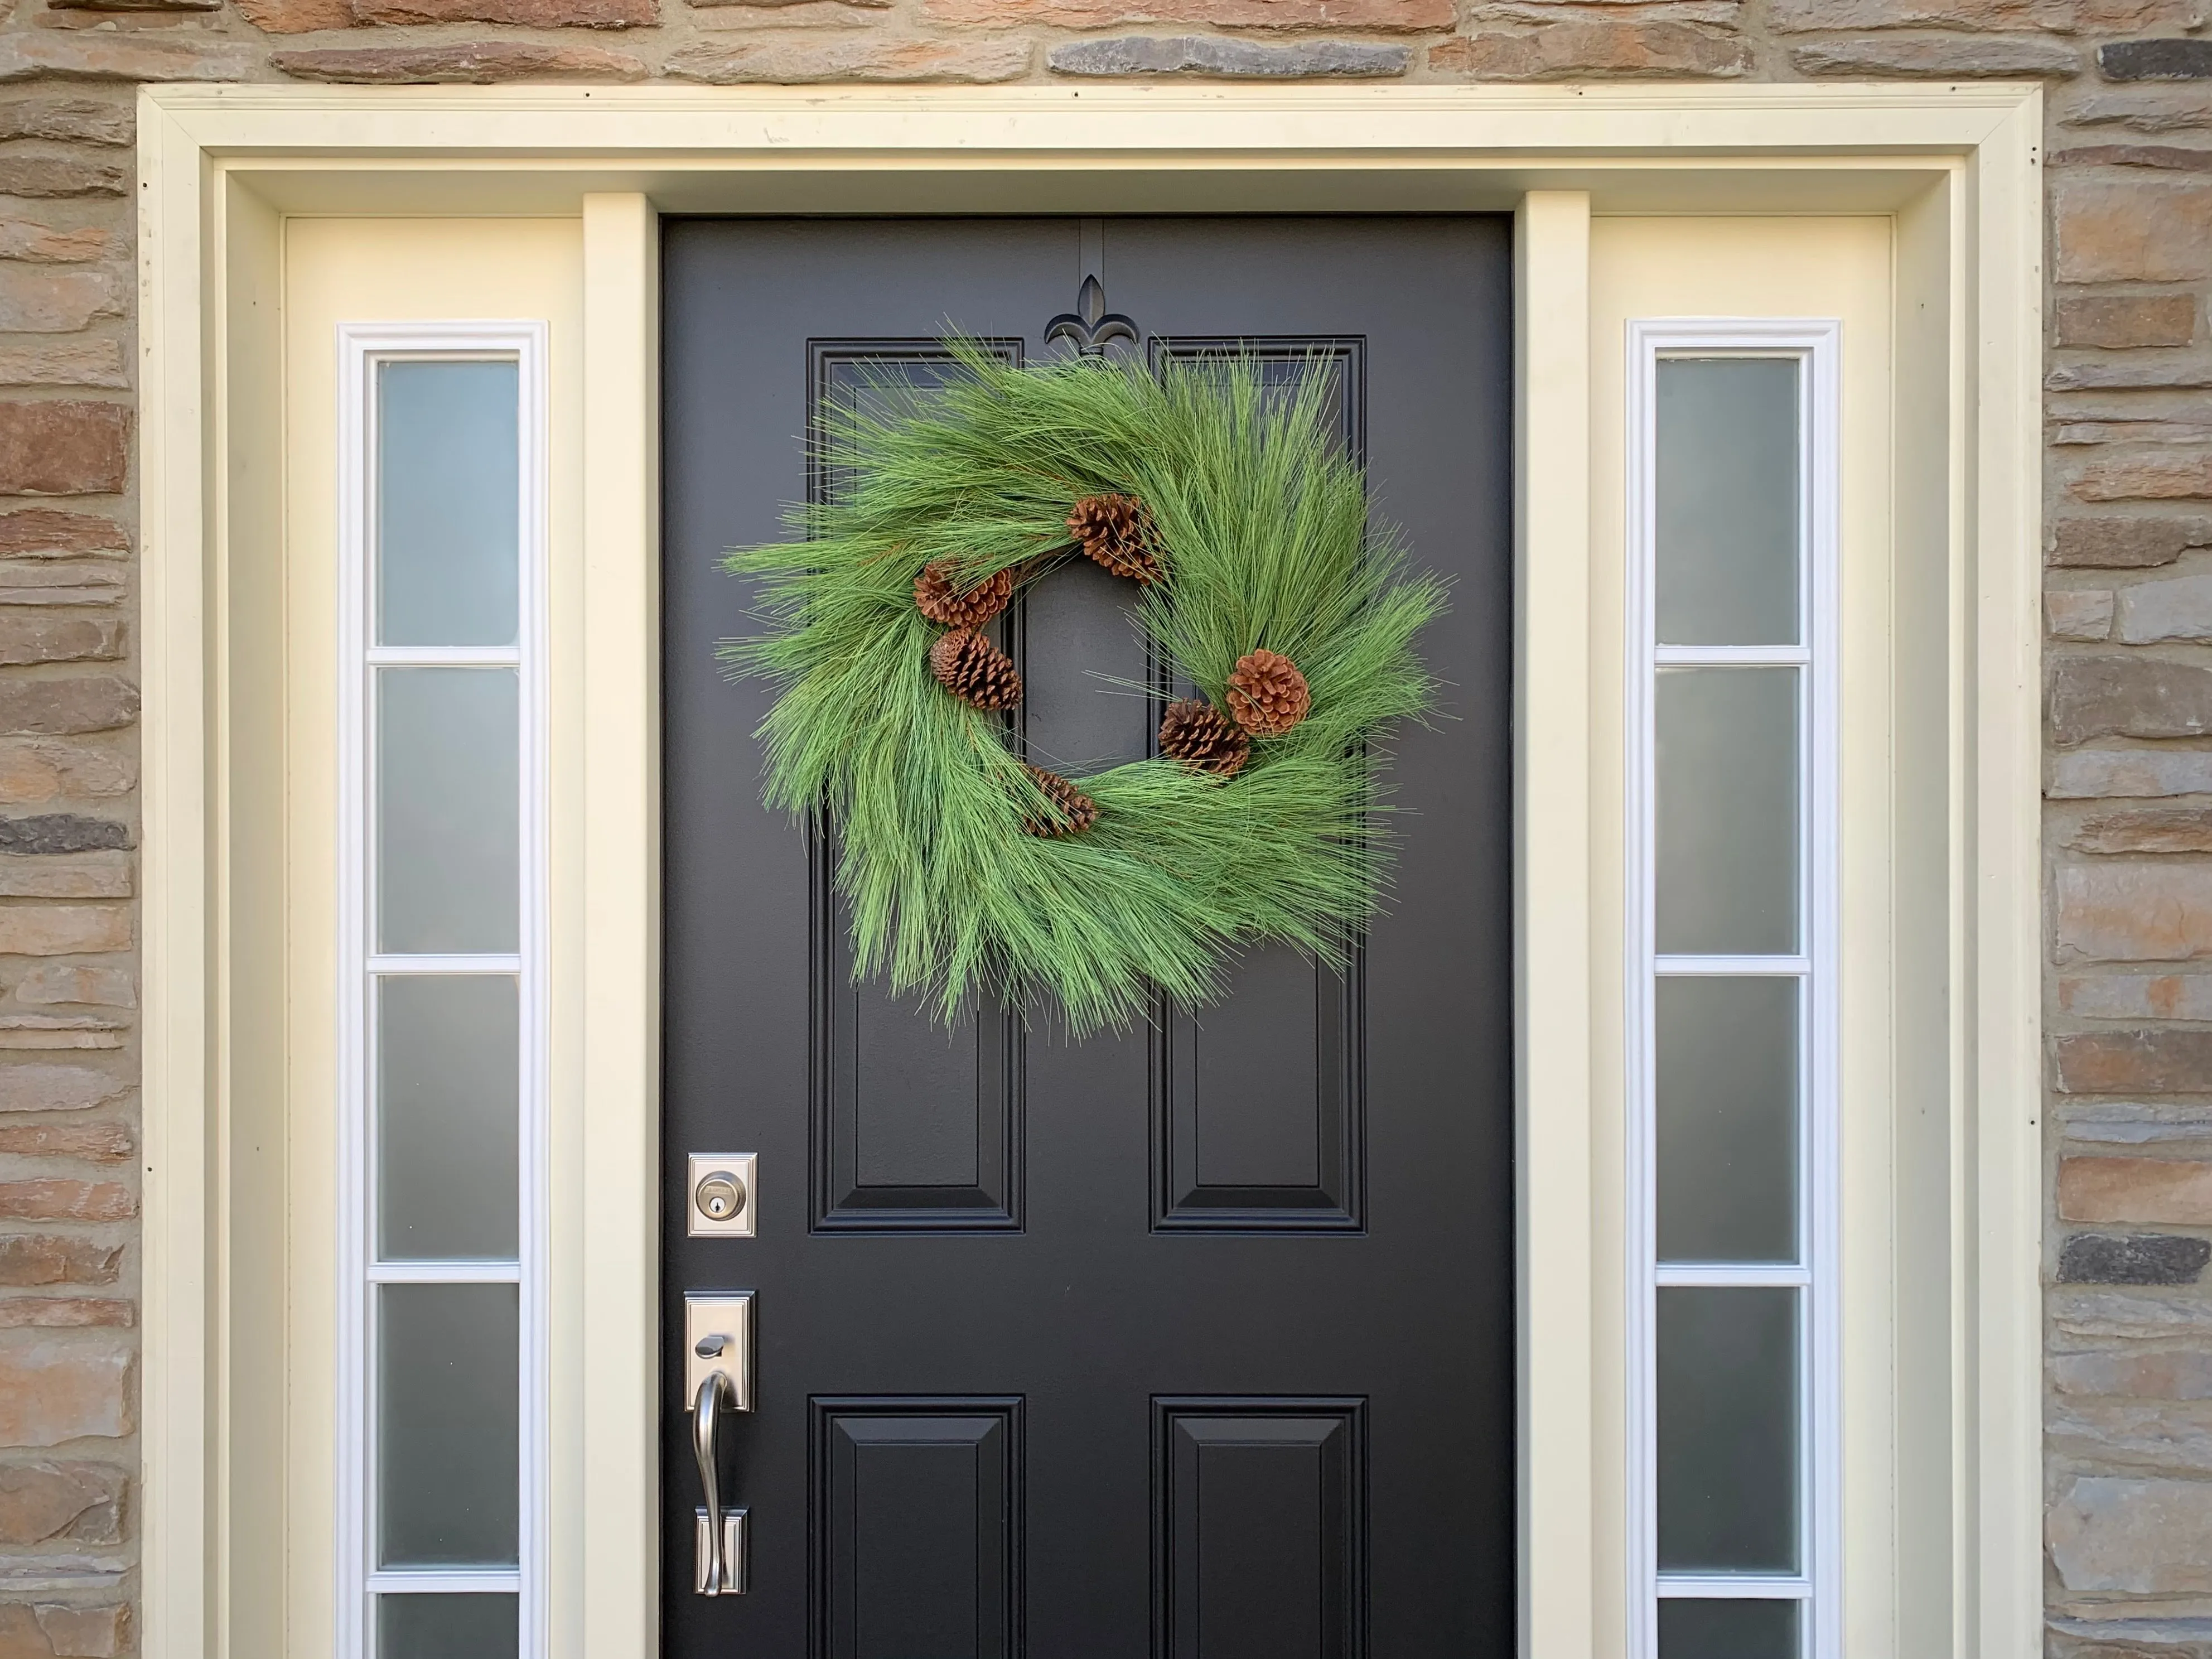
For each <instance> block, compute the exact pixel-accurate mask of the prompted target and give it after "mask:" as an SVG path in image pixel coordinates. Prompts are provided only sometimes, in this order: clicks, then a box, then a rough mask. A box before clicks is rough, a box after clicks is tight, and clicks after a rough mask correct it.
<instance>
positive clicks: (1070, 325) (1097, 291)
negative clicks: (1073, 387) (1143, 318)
mask: <svg viewBox="0 0 2212 1659" xmlns="http://www.w3.org/2000/svg"><path fill="white" fill-rule="evenodd" d="M1137 338H1138V334H1137V325H1136V324H1135V323H1133V322H1132V321H1131V320H1130V319H1128V318H1127V317H1124V316H1123V315H1122V314H1121V313H1120V312H1118V311H1115V312H1109V311H1108V310H1107V309H1106V287H1105V284H1104V283H1101V282H1100V281H1099V280H1098V279H1097V277H1096V276H1085V278H1084V279H1083V286H1082V287H1081V288H1080V289H1078V290H1077V291H1076V295H1075V309H1074V310H1073V311H1063V312H1061V313H1060V315H1059V316H1057V317H1055V318H1054V319H1052V320H1051V321H1050V322H1048V323H1047V324H1046V325H1045V327H1044V339H1045V343H1046V344H1047V345H1050V344H1051V343H1053V342H1054V340H1073V341H1074V342H1075V351H1076V355H1077V356H1079V357H1103V356H1105V355H1106V343H1107V342H1108V341H1109V340H1127V341H1130V342H1132V343H1134V342H1135V341H1136V340H1137Z"/></svg>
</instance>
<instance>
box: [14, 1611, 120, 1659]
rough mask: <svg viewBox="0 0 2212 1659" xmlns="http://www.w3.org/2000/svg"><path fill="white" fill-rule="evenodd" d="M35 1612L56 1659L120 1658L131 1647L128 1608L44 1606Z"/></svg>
mask: <svg viewBox="0 0 2212 1659" xmlns="http://www.w3.org/2000/svg"><path fill="white" fill-rule="evenodd" d="M35 1611H36V1613H37V1616H38V1624H39V1630H40V1633H41V1634H43V1635H44V1636H45V1638H46V1641H47V1643H48V1644H50V1646H51V1649H52V1652H53V1655H54V1659H118V1656H120V1655H122V1654H125V1653H127V1652H128V1651H129V1650H130V1649H131V1609H130V1608H129V1607H123V1606H108V1607H45V1606H41V1607H38V1608H36V1609H35Z"/></svg>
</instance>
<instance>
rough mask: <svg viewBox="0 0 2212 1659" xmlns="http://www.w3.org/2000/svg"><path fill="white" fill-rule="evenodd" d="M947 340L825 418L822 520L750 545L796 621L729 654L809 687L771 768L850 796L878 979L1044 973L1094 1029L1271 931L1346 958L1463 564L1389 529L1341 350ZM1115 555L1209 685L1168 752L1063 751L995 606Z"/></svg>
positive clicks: (782, 800) (781, 779)
mask: <svg viewBox="0 0 2212 1659" xmlns="http://www.w3.org/2000/svg"><path fill="white" fill-rule="evenodd" d="M950 349H951V351H952V352H953V353H954V355H955V356H957V359H958V363H959V370H960V372H959V373H957V374H956V375H954V376H953V377H951V384H950V385H948V386H944V387H942V388H939V389H938V390H936V391H934V392H932V393H931V394H930V395H929V398H928V399H927V402H926V403H923V402H920V401H916V400H913V399H908V400H905V401H901V400H899V399H897V398H892V397H890V394H888V393H886V394H885V397H884V398H878V400H877V401H876V402H875V404H873V406H872V407H871V408H867V409H864V410H860V411H859V412H855V413H853V414H851V415H849V416H847V417H846V418H845V419H844V420H842V421H841V422H839V424H838V427H837V428H836V430H835V431H833V432H830V433H829V434H826V435H824V436H823V450H824V453H823V456H822V457H821V459H822V460H823V462H824V463H825V464H826V465H827V466H828V467H829V468H830V469H831V471H830V472H829V475H828V476H831V477H838V478H841V479H842V480H845V481H847V482H846V483H845V485H844V487H843V488H842V489H840V491H839V493H838V498H837V499H836V500H835V501H830V502H828V503H826V504H817V505H815V506H812V507H807V508H805V509H804V510H803V511H800V512H799V513H795V515H794V520H793V524H794V528H795V529H796V530H799V531H801V532H804V535H805V539H804V540H794V541H792V542H789V543H784V544H775V545H771V546H766V547H758V548H751V549H746V550H740V551H738V552H735V553H732V554H731V555H730V556H729V557H728V559H727V561H726V567H727V568H728V569H730V570H731V571H732V573H735V574H740V575H744V576H750V577H753V578H756V579H757V580H758V581H759V583H760V590H759V592H760V599H759V604H760V607H761V615H762V617H763V621H764V623H765V625H766V629H767V631H766V632H764V633H763V635H760V636H758V637H756V638H752V639H747V640H741V641H731V642H728V643H726V645H725V646H724V647H723V648H722V649H723V656H724V659H725V661H726V663H727V664H728V665H730V666H731V667H732V670H734V671H737V672H739V673H744V674H758V675H763V676H766V677H769V678H772V679H773V680H775V682H777V683H778V684H779V685H780V686H781V690H780V693H779V695H778V696H777V698H776V701H775V705H774V707H773V708H772V710H771V711H770V713H769V715H768V718H767V720H765V722H764V723H763V726H762V727H761V732H760V735H761V737H762V738H763V741H764V743H765V744H766V780H765V787H764V792H763V793H764V795H765V798H766V799H767V801H768V803H769V805H771V806H775V807H781V808H783V809H786V810H788V811H792V812H793V813H794V814H798V815H800V816H802V817H805V816H809V815H812V814H816V813H821V814H823V815H825V817H826V821H827V822H828V823H831V824H834V825H835V829H836V842H837V847H838V857H837V860H836V882H837V885H838V889H839V891H840V895H841V896H842V899H843V901H844V902H845V905H846V908H847V910H848V915H849V918H850V926H851V928H852V935H853V957H854V973H855V976H856V977H859V976H867V975H877V974H880V973H884V972H888V974H889V976H890V985H891V988H892V990H893V992H894V993H895V994H898V993H911V992H917V991H918V992H921V993H922V994H925V995H926V996H927V997H928V998H929V999H930V1000H932V1001H933V1005H934V1006H935V1008H936V1010H937V1012H939V1014H940V1016H941V1017H943V1018H946V1019H951V1018H953V1017H954V1016H955V1015H956V1014H957V1012H958V1011H959V1010H960V1009H961V1007H962V1006H963V1005H964V1004H965V1003H966V1002H967V1001H968V1000H969V998H971V997H972V996H975V995H976V994H987V993H996V994H1002V995H1004V996H1006V997H1007V998H1009V999H1011V1000H1012V1001H1013V1004H1014V1006H1023V1007H1027V1008H1032V1009H1033V1008H1034V1007H1035V1006H1036V1004H1035V1000H1034V999H1035V998H1036V995H1037V994H1040V993H1041V994H1045V995H1048V996H1049V997H1050V998H1051V999H1053V1000H1054V1001H1055V1002H1056V1003H1057V1005H1058V1006H1059V1008H1060V1010H1061V1011H1062V1013H1063V1015H1064V1017H1065V1019H1066V1024H1067V1025H1068V1027H1069V1028H1070V1029H1071V1030H1072V1031H1073V1032H1074V1033H1075V1034H1077V1035H1082V1034H1085V1033H1088V1032H1090V1031H1092V1030H1097V1029H1099V1028H1101V1027H1106V1026H1126V1025H1128V1024H1132V1023H1133V1022H1134V1021H1137V1020H1139V1019H1142V1018H1146V1017H1147V1016H1148V1014H1149V1013H1150V1012H1151V1009H1152V1001H1153V998H1154V996H1155V994H1157V993H1163V992H1164V994H1166V995H1168V996H1169V997H1170V998H1172V999H1174V1000H1176V1002H1178V1003H1180V1004H1182V1005H1183V1006H1192V1007H1195V1006H1201V1005H1203V1004H1205V1003H1206V1002H1207V1001H1209V1000H1212V999H1213V998H1214V997H1215V996H1216V995H1218V992H1219V989H1220V987H1221V984H1222V981H1223V974H1224V969H1225V967H1226V966H1227V964H1228V963H1230V962H1231V960H1233V958H1234V957H1235V956H1236V954H1237V951H1239V950H1240V949H1242V948H1243V947H1244V946H1246V945H1249V944H1251V943H1253V942H1255V941H1259V940H1263V939H1273V940H1281V941H1284V942H1285V943H1288V944H1290V945H1293V946H1296V947H1297V948H1298V949H1300V950H1302V951H1310V952H1312V953H1313V954H1315V955H1316V956H1317V957H1322V959H1324V960H1328V961H1330V962H1332V963H1334V962H1338V961H1340V959H1341V957H1342V956H1343V953H1344V951H1345V950H1346V942H1347V941H1348V940H1351V939H1355V938H1357V937H1358V931H1359V928H1360V927H1361V925H1362V924H1363V923H1364V921H1366V920H1367V919H1368V917H1369V916H1370V915H1371V914H1372V913H1373V911H1374V908H1375V906H1376V901H1377V898H1378V896H1379V893H1380V890H1381V888H1382V885H1383V882H1384V880H1385V879H1386V872H1385V869H1384V865H1385V862H1386V860H1387V854H1388V847H1387V837H1386V836H1384V835H1383V833H1382V825H1381V824H1380V823H1379V822H1378V809H1379V806H1380V803H1379V800H1378V793H1379V792H1378V787H1377V781H1376V776H1375V767H1376V763H1377V761H1378V759H1379V751H1378V749H1377V746H1376V738H1377V736H1378V734H1379V733H1380V732H1382V730H1383V728H1384V727H1386V726H1388V725H1389V723H1390V722H1392V721H1394V720H1402V719H1405V718H1407V717H1409V716H1417V715H1419V714H1421V713H1423V712H1424V711H1425V709H1426V708H1427V707H1428V704H1429V701H1430V697H1431V690H1432V685H1431V680H1430V678H1429V677H1428V675H1427V674H1426V673H1425V671H1424V670H1423V668H1422V666H1421V664H1420V662H1419V659H1418V658H1417V657H1416V656H1415V654H1414V652H1413V639H1414V636H1415V635H1417V634H1418V633H1419V631H1420V629H1421V628H1422V626H1423V624H1425V623H1427V622H1428V621H1429V620H1430V619H1431V617H1434V616H1436V615H1437V612H1438V611H1440V610H1441V608H1442V606H1443V586H1442V584H1441V583H1440V582H1439V581H1438V580H1437V579H1436V578H1434V577H1432V576H1429V575H1425V574H1410V573H1408V571H1407V568H1406V560H1405V556H1404V553H1403V550H1402V549H1401V546H1400V545H1399V544H1398V542H1397V540H1396V539H1395V537H1394V535H1393V534H1392V533H1391V532H1388V531H1387V530H1378V529H1376V528H1374V527H1372V526H1370V522H1369V518H1368V511H1367V500H1366V489H1365V483H1364V478H1363V477H1362V476H1361V471H1360V469H1359V466H1358V462H1357V460H1356V459H1354V458H1352V457H1350V456H1348V455H1346V453H1345V452H1344V447H1343V445H1342V443H1341V441H1340V439H1339V438H1338V437H1337V435H1336V434H1335V432H1334V397H1333V395H1332V393H1331V389H1330V387H1329V385H1328V380H1327V378H1326V377H1325V376H1324V375H1323V374H1321V373H1319V372H1316V370H1315V369H1314V368H1311V367H1310V368H1309V369H1308V370H1307V371H1306V372H1304V373H1302V374H1300V375H1299V376H1298V377H1297V381H1296V384H1295V385H1294V386H1291V387H1290V388H1289V389H1287V391H1286V390H1285V388H1283V387H1282V386H1273V387H1270V386H1267V385H1266V384H1265V383H1264V381H1263V378H1262V374H1261V368H1260V366H1259V365H1258V364H1257V363H1256V362H1252V361H1250V360H1247V359H1221V358H1215V359H1211V360H1197V361H1191V360H1182V361H1175V360H1171V361H1170V362H1168V363H1167V364H1166V365H1165V366H1164V368H1163V369H1162V371H1161V372H1160V373H1158V374H1152V373H1150V372H1148V371H1147V370H1146V368H1144V367H1143V366H1142V365H1141V364H1139V363H1136V362H1121V363H1109V362H1102V361H1100V360H1098V359H1096V358H1091V359H1083V358H1078V359H1072V360H1064V361H1057V362H1049V363H1046V364H1042V365H1039V366H1036V367H1030V368H1019V367H1014V366H1012V365H1009V364H1006V363H1005V362H1000V361H999V360H998V359H997V358H995V357H994V356H988V355H987V354H986V353H985V352H984V351H983V350H982V349H980V348H978V347H976V346H975V345H974V344H973V343H969V342H966V341H958V340H956V341H953V342H951V345H950ZM1086 553H1087V554H1089V555H1090V556H1092V557H1093V558H1096V559H1097V561H1098V562H1100V563H1102V564H1103V565H1105V566H1106V567H1107V568H1109V569H1111V570H1115V572H1116V573H1117V574H1123V575H1127V576H1129V577H1131V578H1132V579H1133V581H1135V582H1136V583H1137V584H1138V586H1137V590H1136V605H1135V611H1136V616H1137V619H1138V621H1139V624H1140V625H1141V626H1142V628H1143V629H1144V630H1145V631H1146V634H1147V635H1149V636H1150V639H1151V641H1152V645H1153V647H1154V653H1155V655H1156V657H1158V659H1161V660H1162V661H1164V663H1166V664H1168V665H1171V666H1172V669H1173V670H1174V671H1176V673H1178V674H1179V675H1181V676H1182V677H1183V678H1186V679H1187V680H1188V683H1189V684H1193V685H1195V686H1196V687H1197V688H1198V690H1199V691H1200V696H1201V697H1202V699H1203V701H1202V702H1200V701H1199V700H1196V699H1187V700H1184V701H1181V702H1176V703H1174V704H1173V705H1171V706H1170V708H1169V710H1168V721H1167V724H1166V726H1164V729H1163V733H1162V744H1161V747H1162V749H1163V750H1164V752H1163V753H1162V754H1161V755H1160V756H1159V757H1157V758H1152V759H1147V760H1141V761H1135V762H1132V763H1127V764H1122V765H1116V766H1114V767H1111V768H1110V769H1107V770H1104V771H1101V772H1097V773H1096V774H1093V775H1088V776H1081V777H1074V778H1062V777H1060V776H1059V775H1056V774H1054V772H1051V771H1049V770H1046V769H1043V768H1042V767H1032V766H1030V765H1028V764H1026V763H1025V762H1024V758H1023V757H1022V756H1021V755H1019V754H1018V752H1017V750H1016V746H1015V745H1016V744H1017V743H1018V741H1019V732H1018V726H1016V725H1015V724H1014V723H1013V722H1012V720H1010V718H1009V716H1008V715H1007V714H1006V713H1005V712H1003V711H1004V710H1005V709H1006V708H1009V707H1012V705H1013V704H1014V703H1016V702H1018V697H1019V690H1020V688H1019V678H1018V675H1017V674H1016V673H1015V671H1014V665H1013V664H1012V662H1011V661H1009V660H1008V659H1006V658H1005V657H1004V656H1003V654H1001V653H1000V652H999V651H998V649H997V647H996V646H995V645H994V643H993V642H992V641H990V639H989V637H988V633H987V619H988V618H989V617H990V616H991V615H993V614H994V612H996V611H999V610H1000V609H1002V608H1003V607H1004V605H1006V604H1008V603H1010V602H1011V601H1012V598H1013V596H1014V595H1015V594H1016V593H1018V592H1019V590H1020V589H1022V588H1023V587H1024V586H1028V585H1029V584H1030V583H1034V582H1037V581H1042V580H1049V579H1050V573H1051V572H1052V571H1053V570H1054V568H1057V566H1058V565H1059V564H1060V562H1063V561H1064V560H1066V559H1071V558H1078V557H1081V556H1085V554H1086ZM1135 689H1138V690H1147V691H1148V690H1150V688H1135ZM1178 754H1180V756H1181V758H1177V756H1178ZM1041 758H1047V759H1048V758H1050V757H1041Z"/></svg>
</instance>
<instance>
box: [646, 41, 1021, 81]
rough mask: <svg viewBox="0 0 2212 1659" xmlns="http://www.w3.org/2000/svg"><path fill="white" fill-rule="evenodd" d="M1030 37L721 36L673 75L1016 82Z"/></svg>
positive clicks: (688, 55) (680, 58)
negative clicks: (732, 39) (735, 39)
mask: <svg viewBox="0 0 2212 1659" xmlns="http://www.w3.org/2000/svg"><path fill="white" fill-rule="evenodd" d="M1030 55H1031V53H1030V44H1029V42H1028V41H1026V40H994V41H987V42H973V41H962V40H882V39H879V38H876V37H872V36H871V37H865V38H861V39H836V40H820V39H814V40H747V41H744V42H741V43H738V44H724V43H722V42H720V41H717V42H716V43H715V44H714V45H712V46H705V45H702V46H686V47H684V49H683V50H682V51H680V52H677V53H675V54H674V55H673V56H671V58H669V60H668V64H667V73H668V74H670V75H671V76H675V77H676V78H677V79H678V80H683V81H703V82H707V83H708V84H709V85H711V86H729V85H735V84H738V83H739V82H773V83H776V84H783V85H796V84H800V83H810V84H811V83H813V82H833V81H866V82H880V81H938V82H944V81H958V82H987V81H1012V80H1015V79H1018V77H1019V76H1023V75H1024V74H1026V73H1027V72H1028V70H1029V66H1030Z"/></svg>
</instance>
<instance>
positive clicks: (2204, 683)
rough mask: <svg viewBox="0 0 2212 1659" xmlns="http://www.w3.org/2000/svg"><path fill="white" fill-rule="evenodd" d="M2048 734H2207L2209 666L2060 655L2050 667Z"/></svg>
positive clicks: (2073, 740) (2070, 737) (2071, 740)
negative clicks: (2049, 727) (2049, 729)
mask: <svg viewBox="0 0 2212 1659" xmlns="http://www.w3.org/2000/svg"><path fill="white" fill-rule="evenodd" d="M2205 732H2212V670H2207V669H2203V668H2199V667H2197V665H2194V664H2193V663H2182V662H2168V661H2166V660H2164V659H2160V658H2156V657H2137V656H2118V655H2111V656H2082V657H2062V658H2060V659H2058V660H2057V662H2055V663H2054V664H2052V665H2051V735H2052V736H2053V737H2054V738H2057V740H2058V741H2059V742H2060V743H2062V744H2069V745H2071V744H2077V743H2087V741H2088V740H2089V739H2091V738H2108V737H2120V738H2194V737H2199V736H2202V735H2203V734H2204V733H2205Z"/></svg>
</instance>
